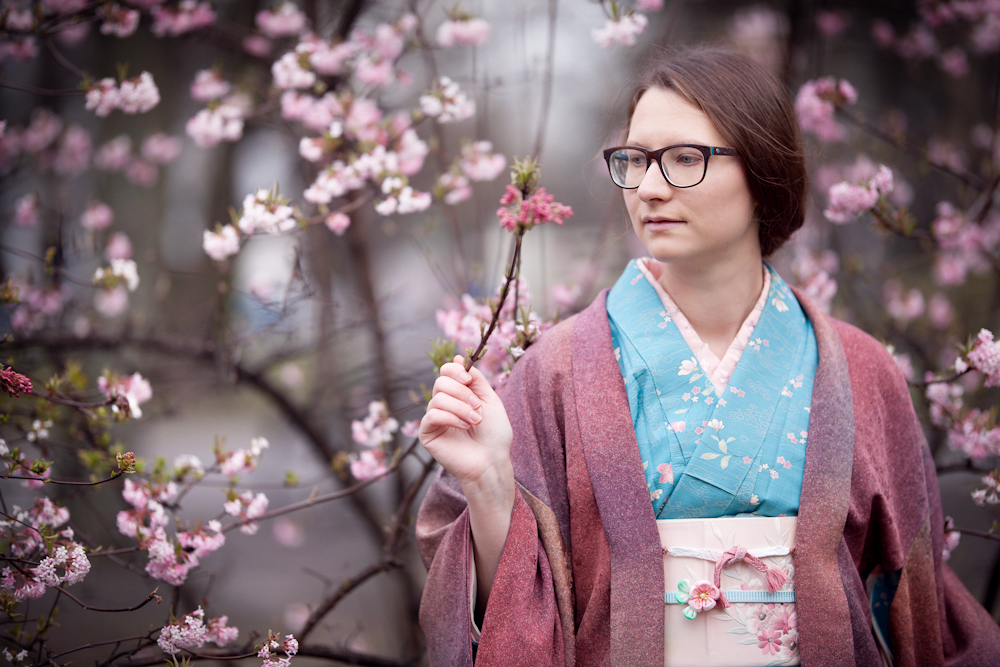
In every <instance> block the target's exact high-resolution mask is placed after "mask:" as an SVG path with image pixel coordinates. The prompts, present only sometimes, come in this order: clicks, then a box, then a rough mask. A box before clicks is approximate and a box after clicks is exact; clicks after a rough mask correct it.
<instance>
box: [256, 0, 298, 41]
mask: <svg viewBox="0 0 1000 667" xmlns="http://www.w3.org/2000/svg"><path fill="white" fill-rule="evenodd" d="M255 20H256V23H257V28H258V29H259V30H260V31H261V32H262V33H264V34H265V35H267V36H268V37H270V38H272V39H277V38H279V37H291V36H293V35H298V34H300V33H301V32H302V31H303V30H305V28H306V15H305V14H303V13H302V12H301V11H300V10H299V8H298V7H296V6H295V5H294V4H293V3H291V2H283V3H281V5H279V6H278V8H277V9H265V10H264V11H261V12H258V13H257V17H256V19H255Z"/></svg>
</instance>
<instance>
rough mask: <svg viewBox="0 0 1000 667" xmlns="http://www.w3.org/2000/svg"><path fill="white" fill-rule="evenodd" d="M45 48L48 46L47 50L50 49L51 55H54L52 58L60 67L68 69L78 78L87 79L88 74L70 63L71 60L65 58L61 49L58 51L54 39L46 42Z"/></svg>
mask: <svg viewBox="0 0 1000 667" xmlns="http://www.w3.org/2000/svg"><path fill="white" fill-rule="evenodd" d="M45 46H46V48H48V50H49V53H51V54H52V57H53V58H55V59H56V61H57V62H58V63H59V64H60V65H62V66H63V67H65V68H66V69H68V70H69V71H70V72H72V73H73V74H75V75H76V76H78V77H80V78H81V79H83V78H86V76H87V73H86V72H84V71H83V70H82V69H80V68H79V67H77V66H76V65H74V64H73V63H72V62H70V60H69V59H68V58H66V56H64V55H63V54H62V51H60V50H59V49H57V48H56V45H55V44H53V43H52V38H51V37H50V38H49V39H46V40H45Z"/></svg>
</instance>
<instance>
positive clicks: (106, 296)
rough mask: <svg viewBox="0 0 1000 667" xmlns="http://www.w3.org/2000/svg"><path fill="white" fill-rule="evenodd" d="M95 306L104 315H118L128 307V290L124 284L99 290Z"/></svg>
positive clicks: (95, 296) (96, 294)
mask: <svg viewBox="0 0 1000 667" xmlns="http://www.w3.org/2000/svg"><path fill="white" fill-rule="evenodd" d="M94 308H95V309H96V310H97V312H99V313H100V314H101V315H103V316H104V317H118V316H119V315H121V314H122V313H124V312H125V310H126V309H127V308H128V290H127V289H125V286H124V285H117V286H115V287H111V288H105V289H101V290H98V291H97V292H96V293H95V294H94Z"/></svg>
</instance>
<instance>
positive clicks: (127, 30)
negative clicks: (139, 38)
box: [97, 4, 139, 37]
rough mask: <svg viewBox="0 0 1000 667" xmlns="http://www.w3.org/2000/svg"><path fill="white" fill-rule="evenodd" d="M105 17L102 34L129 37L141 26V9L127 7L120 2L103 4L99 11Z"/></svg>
mask: <svg viewBox="0 0 1000 667" xmlns="http://www.w3.org/2000/svg"><path fill="white" fill-rule="evenodd" d="M97 13H98V15H99V16H100V17H101V18H103V19H104V22H103V23H102V24H101V34H103V35H114V36H115V37H128V36H129V35H131V34H132V33H134V32H135V30H136V28H138V27H139V11H138V10H136V9H126V8H124V7H122V6H121V5H118V4H110V5H103V6H102V7H100V8H99V9H98V11H97Z"/></svg>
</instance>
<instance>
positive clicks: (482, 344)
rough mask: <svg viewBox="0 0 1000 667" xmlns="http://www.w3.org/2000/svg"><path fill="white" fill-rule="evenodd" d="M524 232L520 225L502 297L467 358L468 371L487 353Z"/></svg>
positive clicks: (466, 368) (514, 268)
mask: <svg viewBox="0 0 1000 667" xmlns="http://www.w3.org/2000/svg"><path fill="white" fill-rule="evenodd" d="M524 232H525V228H524V227H520V226H519V227H518V228H517V233H516V235H515V237H514V255H513V257H512V258H511V262H510V264H508V265H507V273H506V275H505V276H504V283H503V289H502V290H500V299H499V300H498V301H497V305H496V308H494V310H493V317H491V318H490V326H489V327H487V329H486V332H485V333H484V334H483V337H482V339H481V340H480V341H479V347H477V348H476V351H475V352H473V353H472V354H470V355H469V358H468V359H466V360H465V370H466V371H468V370H469V369H470V368H472V366H473V364H475V363H476V362H477V361H479V360H480V359H481V358H482V357H483V355H484V354H485V353H486V341H488V340H489V339H490V335H491V334H492V333H493V330H494V329H496V327H497V324H498V323H499V322H500V311H501V310H502V309H503V304H504V301H506V300H507V293H508V292H509V291H510V284H511V283H512V282H513V281H514V272H515V271H516V270H517V264H518V261H519V260H520V257H521V238H522V237H523V236H524ZM514 310H515V312H516V311H517V304H516V303H515V304H514Z"/></svg>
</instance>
